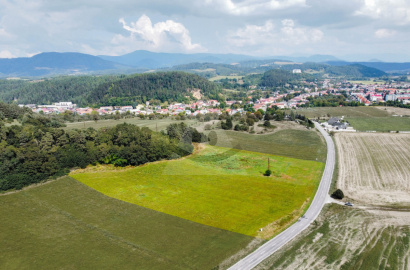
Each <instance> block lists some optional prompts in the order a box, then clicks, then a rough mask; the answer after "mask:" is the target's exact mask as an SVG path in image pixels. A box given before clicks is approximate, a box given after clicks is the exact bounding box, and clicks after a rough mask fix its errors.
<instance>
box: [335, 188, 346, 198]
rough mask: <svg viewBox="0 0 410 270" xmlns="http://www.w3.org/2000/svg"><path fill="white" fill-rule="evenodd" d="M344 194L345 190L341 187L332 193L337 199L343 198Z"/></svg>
mask: <svg viewBox="0 0 410 270" xmlns="http://www.w3.org/2000/svg"><path fill="white" fill-rule="evenodd" d="M344 196H345V195H344V194H343V191H341V190H340V189H336V191H335V192H333V194H332V198H335V199H338V200H341V199H343V198H344Z"/></svg>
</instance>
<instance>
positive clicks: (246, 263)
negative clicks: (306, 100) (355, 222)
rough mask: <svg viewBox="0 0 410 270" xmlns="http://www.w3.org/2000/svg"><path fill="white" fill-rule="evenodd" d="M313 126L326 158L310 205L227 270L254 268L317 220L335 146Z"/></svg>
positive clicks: (326, 189)
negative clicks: (319, 137) (287, 224)
mask: <svg viewBox="0 0 410 270" xmlns="http://www.w3.org/2000/svg"><path fill="white" fill-rule="evenodd" d="M315 126H316V128H317V129H318V130H319V131H320V133H322V135H323V137H324V138H325V139H326V144H327V158H326V166H325V170H324V172H323V175H322V180H321V181H320V184H319V188H318V190H317V192H316V195H315V197H314V198H313V202H312V204H311V205H310V207H309V209H308V210H307V211H306V213H305V215H304V216H303V217H302V218H300V219H299V221H297V222H296V223H295V224H293V225H292V226H290V227H289V228H287V229H286V230H285V231H283V232H282V233H280V234H279V235H277V236H276V237H275V238H272V239H271V240H269V241H268V242H266V243H265V244H264V245H262V246H261V247H260V248H258V249H257V250H255V251H254V252H253V253H251V254H249V255H248V256H247V257H245V258H243V259H242V260H240V261H239V262H237V263H236V264H234V265H233V266H231V267H230V268H229V270H247V269H252V268H254V267H255V266H257V265H258V264H259V263H261V262H262V261H263V260H265V259H266V258H267V257H269V256H270V255H272V254H273V253H274V252H275V251H277V250H278V249H280V248H281V247H282V246H284V245H285V244H286V243H288V242H289V241H290V240H292V239H293V238H294V237H295V236H297V235H298V234H299V233H301V232H302V231H303V230H305V229H306V228H307V227H308V226H309V225H310V223H312V222H313V221H314V220H315V219H316V218H317V216H318V215H319V213H320V211H321V210H322V208H323V205H324V204H325V202H326V198H327V196H328V193H329V188H330V183H331V182H332V176H333V169H334V167H335V146H334V144H333V141H332V139H331V138H330V136H329V134H327V132H326V131H324V130H323V128H322V127H321V126H320V125H319V124H318V123H315Z"/></svg>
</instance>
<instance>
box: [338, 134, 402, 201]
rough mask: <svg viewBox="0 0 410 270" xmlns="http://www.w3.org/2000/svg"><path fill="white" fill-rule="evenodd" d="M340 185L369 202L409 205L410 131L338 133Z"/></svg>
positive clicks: (358, 199)
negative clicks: (401, 132) (395, 132)
mask: <svg viewBox="0 0 410 270" xmlns="http://www.w3.org/2000/svg"><path fill="white" fill-rule="evenodd" d="M336 144H337V148H338V150H339V160H340V163H339V178H338V182H337V186H338V187H339V188H340V189H342V190H343V191H344V193H345V195H347V196H348V197H349V198H352V199H354V200H357V201H360V202H363V203H367V204H376V205H380V204H393V205H397V204H399V205H403V206H410V165H409V164H410V134H385V133H371V134H369V133H341V134H340V133H339V134H337V135H336Z"/></svg>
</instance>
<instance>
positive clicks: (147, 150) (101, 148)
mask: <svg viewBox="0 0 410 270" xmlns="http://www.w3.org/2000/svg"><path fill="white" fill-rule="evenodd" d="M0 107H1V111H2V118H1V119H0V190H9V189H14V188H16V189H20V188H22V187H24V186H26V185H29V184H32V183H38V182H41V181H44V180H46V179H49V178H50V177H58V176H61V175H64V174H67V173H68V172H69V169H71V168H74V167H81V168H84V167H86V166H87V165H89V164H96V163H102V164H114V165H115V166H126V165H140V164H144V163H147V162H152V161H156V160H161V159H173V158H177V157H180V156H184V155H187V154H190V153H191V152H192V150H193V146H192V142H200V141H203V140H206V137H205V136H204V135H203V134H201V133H199V132H197V131H196V130H195V129H193V128H189V127H187V126H186V125H185V124H174V125H171V126H170V127H168V128H167V131H168V132H162V133H158V132H154V131H151V130H150V129H148V128H145V127H144V128H139V127H137V126H135V125H131V124H126V123H124V124H119V125H117V126H115V127H111V128H102V129H100V130H98V131H97V130H95V129H93V128H88V129H86V130H70V131H65V130H63V129H61V128H59V127H58V125H55V124H52V123H53V119H52V118H50V117H46V116H42V115H39V114H33V113H30V112H28V111H25V110H24V109H19V108H18V107H17V106H15V105H8V104H4V103H0ZM17 108H18V109H17ZM6 116H7V119H6ZM12 119H18V121H19V124H18V125H16V124H14V125H6V124H5V122H6V121H4V120H7V122H10V120H12ZM57 123H58V122H57Z"/></svg>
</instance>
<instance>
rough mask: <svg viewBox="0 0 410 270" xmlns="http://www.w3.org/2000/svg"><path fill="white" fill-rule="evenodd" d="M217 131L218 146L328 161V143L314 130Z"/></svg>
mask: <svg viewBox="0 0 410 270" xmlns="http://www.w3.org/2000/svg"><path fill="white" fill-rule="evenodd" d="M215 132H216V134H217V142H216V146H221V147H229V148H236V149H243V150H247V151H254V152H259V153H266V154H272V155H280V156H286V157H292V158H297V159H304V160H314V161H316V160H317V161H320V162H325V161H326V144H325V143H324V142H323V141H322V138H321V137H320V135H319V134H318V132H316V131H314V130H295V129H286V130H280V131H277V132H275V133H272V134H266V135H252V134H249V133H243V132H237V131H225V130H215Z"/></svg>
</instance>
